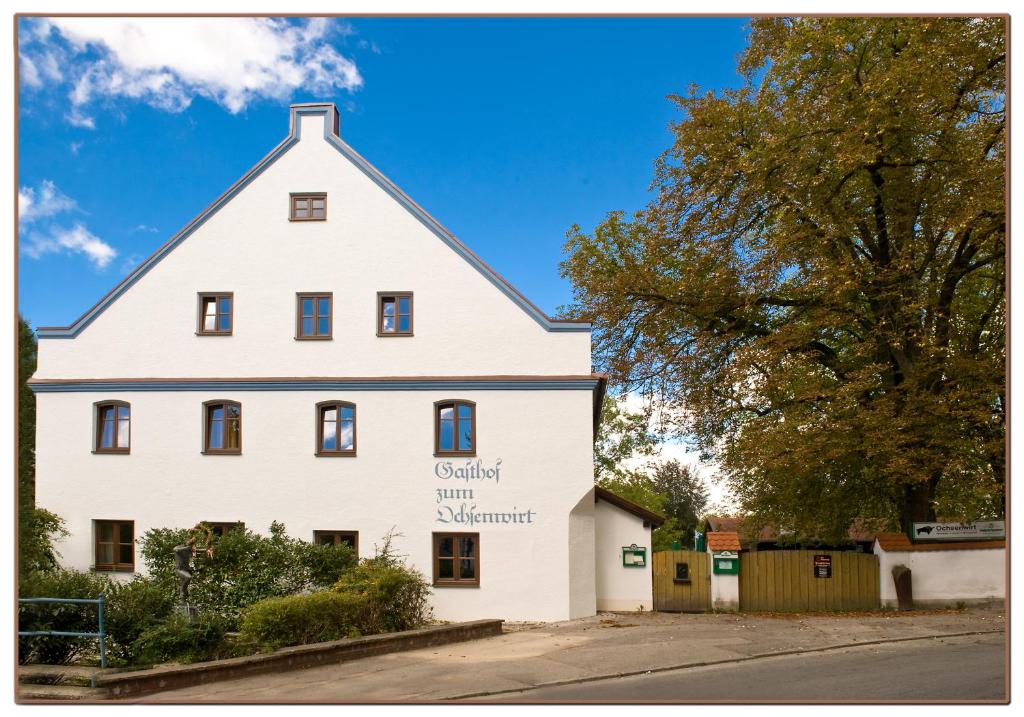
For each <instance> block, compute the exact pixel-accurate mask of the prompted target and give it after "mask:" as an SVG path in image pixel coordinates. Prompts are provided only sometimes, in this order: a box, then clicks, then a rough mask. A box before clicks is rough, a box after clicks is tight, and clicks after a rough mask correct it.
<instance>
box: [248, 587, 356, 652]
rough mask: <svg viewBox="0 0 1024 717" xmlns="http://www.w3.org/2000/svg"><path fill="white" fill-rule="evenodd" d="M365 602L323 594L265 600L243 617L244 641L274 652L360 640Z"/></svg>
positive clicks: (347, 596)
mask: <svg viewBox="0 0 1024 717" xmlns="http://www.w3.org/2000/svg"><path fill="white" fill-rule="evenodd" d="M366 612H367V605H366V601H365V600H363V599H362V598H360V597H358V596H356V595H352V594H344V593H336V592H330V591H322V592H315V593H310V594H308V595H291V596H289V597H274V598H267V599H266V600H261V601H259V602H258V603H255V604H254V605H250V606H249V607H248V608H246V609H245V611H244V612H243V613H242V621H241V622H242V626H241V639H242V640H243V641H247V642H252V643H255V644H257V645H259V646H260V648H261V649H263V650H274V649H277V648H279V647H286V646H288V645H308V644H310V643H314V642H327V641H329V640H340V639H342V638H343V637H357V636H358V635H359V634H360V633H359V625H361V624H362V623H363V622H364V621H365V619H366Z"/></svg>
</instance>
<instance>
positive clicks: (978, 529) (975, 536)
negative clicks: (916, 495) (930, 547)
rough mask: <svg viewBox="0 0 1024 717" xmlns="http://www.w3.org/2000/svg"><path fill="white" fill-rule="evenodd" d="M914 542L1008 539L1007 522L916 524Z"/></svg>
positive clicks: (913, 531) (912, 533) (912, 531)
mask: <svg viewBox="0 0 1024 717" xmlns="http://www.w3.org/2000/svg"><path fill="white" fill-rule="evenodd" d="M910 537H911V538H912V539H913V540H915V541H916V540H987V539H999V538H1005V537H1006V521H1003V520H987V521H975V522H974V523H914V525H913V528H912V529H911V531H910Z"/></svg>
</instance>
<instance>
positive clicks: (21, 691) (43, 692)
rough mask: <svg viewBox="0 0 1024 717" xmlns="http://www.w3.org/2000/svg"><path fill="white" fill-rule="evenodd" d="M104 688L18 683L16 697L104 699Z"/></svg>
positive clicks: (46, 699) (66, 699)
mask: <svg viewBox="0 0 1024 717" xmlns="http://www.w3.org/2000/svg"><path fill="white" fill-rule="evenodd" d="M106 696H107V691H106V690H97V689H93V688H92V687H83V686H81V685H33V684H24V685H18V699H19V700H22V701H25V700H45V701H61V702H69V701H76V700H102V699H106Z"/></svg>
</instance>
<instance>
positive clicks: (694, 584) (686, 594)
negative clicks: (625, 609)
mask: <svg viewBox="0 0 1024 717" xmlns="http://www.w3.org/2000/svg"><path fill="white" fill-rule="evenodd" d="M710 558H711V556H710V555H709V554H708V553H703V552H700V553H698V552H697V551H696V550H663V551H661V552H657V553H655V554H654V558H653V563H652V564H651V567H652V572H653V573H654V609H655V610H661V611H664V612H704V611H705V610H710V609H711V559H710Z"/></svg>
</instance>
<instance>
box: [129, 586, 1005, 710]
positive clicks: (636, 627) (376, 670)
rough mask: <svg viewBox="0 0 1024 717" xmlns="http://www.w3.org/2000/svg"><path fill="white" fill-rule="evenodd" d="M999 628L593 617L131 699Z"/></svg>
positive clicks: (476, 687) (733, 617)
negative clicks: (442, 645) (451, 643)
mask: <svg viewBox="0 0 1024 717" xmlns="http://www.w3.org/2000/svg"><path fill="white" fill-rule="evenodd" d="M1005 627H1006V614H1005V612H1004V610H1003V608H1002V607H1001V606H1000V607H996V606H986V607H977V608H971V609H968V610H965V611H962V612H955V611H933V612H923V611H922V612H914V613H887V614H879V613H875V614H871V615H863V614H859V615H858V614H856V613H849V614H847V615H841V616H821V615H772V616H767V615H746V614H718V615H713V614H707V615H673V614H667V613H645V614H633V613H601V614H599V615H597V616H595V617H590V618H584V619H580V620H570V621H567V622H560V623H548V624H542V625H517V624H510V625H509V626H508V627H507V632H506V633H505V634H503V635H501V636H500V637H493V638H488V639H484V640H477V641H474V642H467V643H461V644H455V645H449V646H445V647H439V648H427V649H423V650H415V651H411V652H403V653H397V654H393V655H382V656H379V657H371V658H367V659H365V660H356V661H354V662H349V663H343V664H339V665H330V666H326V667H316V668H312V669H307V670H297V671H294V672H282V673H280V674H272V675H266V676H260V677H253V678H246V679H242V680H234V681H230V682H219V683H215V684H210V685H203V686H199V687H189V688H186V689H180V690H173V691H168V692H161V693H159V694H156V695H153V696H151V697H149V698H147V699H145V700H140V701H144V702H191V703H195V702H205V701H218V702H221V701H235V702H260V701H268V700H275V701H294V702H362V701H430V700H450V699H456V698H466V697H470V696H479V695H483V694H490V693H495V692H498V693H501V692H505V691H516V690H523V689H529V688H532V687H536V686H540V685H551V684H559V683H567V682H573V681H587V680H593V679H595V678H599V677H602V676H617V675H623V674H638V673H644V672H646V671H657V670H664V669H667V668H672V667H680V666H687V665H700V664H706V663H709V662H720V661H727V660H743V659H749V658H751V657H753V656H763V655H771V654H779V653H786V652H792V651H808V650H821V649H824V648H828V647H832V646H838V645H849V644H863V643H868V642H874V641H886V640H900V639H907V638H917V637H928V636H942V635H953V634H961V633H973V632H991V631H999V630H1005ZM497 699H500V695H499V696H497Z"/></svg>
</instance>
